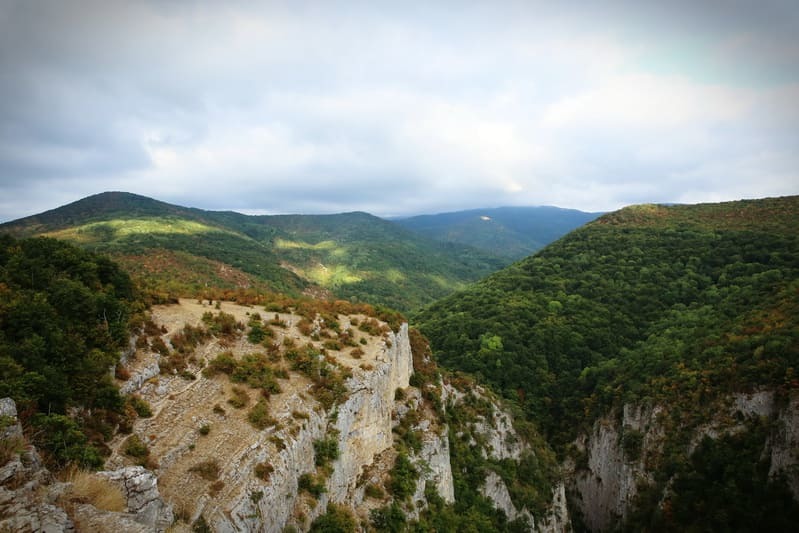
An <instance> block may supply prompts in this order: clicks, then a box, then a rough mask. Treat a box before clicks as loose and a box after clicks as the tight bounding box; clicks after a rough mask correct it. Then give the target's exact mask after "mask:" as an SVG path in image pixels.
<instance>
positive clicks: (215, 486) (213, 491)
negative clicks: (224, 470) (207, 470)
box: [208, 479, 225, 496]
mask: <svg viewBox="0 0 799 533" xmlns="http://www.w3.org/2000/svg"><path fill="white" fill-rule="evenodd" d="M223 488H225V482H224V481H222V480H221V479H220V480H218V481H214V482H213V483H211V486H210V487H208V494H210V495H211V496H216V495H217V494H219V492H220V491H221V490H222V489H223Z"/></svg>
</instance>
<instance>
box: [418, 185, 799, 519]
mask: <svg viewBox="0 0 799 533" xmlns="http://www.w3.org/2000/svg"><path fill="white" fill-rule="evenodd" d="M797 220H799V197H785V198H774V199H765V200H754V201H739V202H728V203H722V204H702V205H695V206H654V205H644V206H633V207H629V208H626V209H622V210H620V211H618V212H615V213H611V214H607V215H604V216H602V217H600V218H599V219H597V220H596V221H594V222H592V223H590V224H588V225H586V226H584V227H582V228H580V229H578V230H576V231H574V232H572V233H570V234H569V235H567V236H566V237H564V238H563V239H561V240H559V241H557V242H555V243H553V244H551V245H550V246H548V247H547V248H545V249H543V250H541V251H540V252H539V253H537V254H536V255H534V256H532V257H529V258H527V259H525V260H523V261H520V262H518V263H516V264H514V265H512V266H511V267H508V268H506V269H504V270H502V271H500V272H498V273H496V274H494V275H492V276H490V277H489V278H487V279H485V280H483V281H481V282H479V283H477V284H475V285H473V286H471V287H469V288H468V289H466V290H465V291H462V292H459V293H456V294H454V295H451V296H449V297H447V298H445V299H443V300H441V301H439V302H436V303H435V304H433V305H431V306H430V307H428V308H426V309H425V310H424V311H423V312H421V313H419V314H418V316H417V317H416V322H417V323H418V324H419V325H420V327H421V329H422V331H423V332H424V333H425V334H426V335H427V336H428V337H429V338H430V340H431V344H432V346H433V349H434V351H435V353H436V354H437V355H438V357H439V360H440V361H441V362H442V363H443V364H444V365H446V366H448V367H450V368H455V369H460V370H465V371H468V372H473V373H476V374H477V375H479V376H482V377H483V379H484V380H485V381H486V382H488V383H490V384H491V385H493V386H495V387H496V388H497V390H501V391H503V393H504V394H505V395H506V396H507V397H510V398H514V399H515V400H516V401H518V402H519V403H520V404H521V405H522V406H523V408H524V410H525V411H526V412H527V413H528V415H529V416H530V418H531V419H533V420H535V421H536V423H538V424H539V426H540V428H541V429H542V430H543V432H544V434H545V435H546V436H547V438H548V440H549V442H550V443H551V444H552V445H553V446H554V447H555V448H556V450H558V452H559V454H560V455H561V457H562V458H564V459H569V458H570V460H572V461H573V463H572V464H573V466H574V468H576V473H575V479H577V480H580V479H594V478H600V477H601V476H600V475H599V474H598V472H600V470H597V468H598V466H597V464H599V463H601V462H602V461H599V463H597V462H596V461H594V459H595V458H594V455H592V453H593V452H591V450H595V451H596V449H598V448H594V447H593V446H598V445H597V444H596V442H595V439H598V438H600V437H601V436H602V435H605V434H607V428H617V429H616V430H614V431H618V432H619V433H615V434H616V435H617V437H618V439H622V436H621V432H622V427H620V426H618V425H617V424H618V422H617V421H622V420H624V424H628V423H629V424H631V425H630V426H629V427H630V428H631V427H636V428H638V429H636V430H635V431H634V432H632V433H631V436H630V438H629V440H628V441H625V444H626V445H629V449H625V450H626V452H627V454H628V455H627V456H626V457H627V458H626V459H624V461H628V462H629V461H631V460H632V459H633V458H635V459H637V458H638V457H641V458H642V460H643V458H644V457H646V464H647V465H649V466H648V468H644V469H643V474H642V475H644V474H645V475H644V477H643V478H641V477H640V476H639V478H640V479H638V481H630V482H629V485H630V487H632V488H630V487H628V488H627V489H624V490H622V489H621V488H618V487H619V486H621V485H619V483H621V482H620V481H619V480H618V479H616V481H615V482H616V485H613V486H616V487H617V489H618V490H619V491H621V492H620V493H619V494H621V495H620V496H618V497H619V501H627V500H628V499H629V500H633V499H634V497H635V496H636V494H640V498H639V499H638V500H636V504H635V506H629V505H628V504H627V503H624V504H621V503H620V504H618V505H619V506H618V507H616V508H612V507H611V508H607V507H606V508H603V509H598V508H593V507H591V505H592V504H591V503H590V501H591V500H594V501H596V500H597V499H598V498H599V494H600V493H602V491H603V490H604V491H608V490H611V489H610V488H609V487H610V486H611V485H612V484H609V483H608V482H607V480H606V482H605V484H604V488H597V487H596V486H594V485H591V484H590V483H589V482H588V481H580V482H579V483H578V482H577V481H575V485H574V486H573V488H574V489H575V490H576V491H577V492H578V493H580V494H581V495H582V500H581V501H579V502H574V501H573V505H574V506H575V507H576V508H579V509H581V511H582V512H583V513H584V514H585V515H586V523H587V524H588V525H589V526H590V527H591V528H592V529H603V528H605V527H609V526H610V525H611V524H612V522H609V520H611V519H610V518H609V517H611V516H612V515H613V513H616V514H619V515H622V516H624V515H625V514H626V513H628V512H629V513H630V516H631V517H632V518H630V521H629V525H630V527H631V528H632V529H636V527H637V528H641V527H644V523H642V522H636V521H635V520H648V521H650V522H648V523H647V524H648V525H646V527H655V528H656V529H657V528H666V529H674V528H676V529H685V528H688V527H710V528H711V529H718V528H721V529H723V528H725V527H730V523H729V522H728V521H726V520H729V516H732V515H733V514H735V516H739V517H740V516H742V515H744V516H745V518H746V523H751V524H757V523H758V521H759V520H763V521H766V520H767V519H769V516H766V515H764V514H763V513H764V511H763V510H762V509H758V507H757V505H756V504H755V503H752V504H751V505H750V506H747V507H745V508H743V507H742V506H741V505H740V501H741V500H746V501H750V502H758V501H760V500H759V498H761V497H762V495H763V494H764V493H765V492H757V491H761V490H762V491H766V486H767V485H768V487H769V490H774V491H777V492H779V491H780V490H784V487H783V488H780V489H777V488H774V487H772V483H770V482H768V480H769V479H772V477H769V476H771V475H772V474H769V472H772V473H774V472H779V471H780V467H779V466H778V464H779V463H767V464H765V465H761V464H760V463H758V461H760V459H758V458H759V457H762V456H764V455H766V456H767V457H768V456H769V455H768V454H766V452H765V451H764V450H771V451H773V450H772V449H771V447H770V446H771V444H769V443H773V442H777V441H779V438H778V434H777V433H775V431H779V430H778V429H777V428H778V427H779V424H778V422H777V420H778V418H779V417H778V416H777V415H776V413H777V412H778V411H779V409H780V408H779V406H780V405H782V406H785V405H788V404H789V403H790V402H791V401H792V398H796V396H797V389H799V380H797V379H796V375H795V369H796V368H797V367H798V366H799V234H797V232H796V221H797ZM758 391H767V392H768V394H770V395H772V396H769V398H772V399H773V400H774V401H776V402H777V403H776V404H774V405H775V406H772V407H768V408H767V409H766V410H765V411H763V410H761V411H758V410H757V409H755V411H757V412H759V413H761V414H763V413H768V416H766V418H764V420H765V419H767V420H768V421H769V422H768V424H772V425H767V426H766V427H763V426H762V425H759V424H761V422H759V421H758V420H760V419H759V418H758V417H757V416H755V415H751V418H750V415H747V413H748V412H750V413H751V411H752V409H751V408H746V409H744V408H739V409H738V411H739V413H738V415H737V416H738V417H739V418H737V419H736V418H735V416H733V417H732V418H724V419H722V418H719V417H721V415H722V414H723V413H727V412H729V409H730V408H731V407H730V405H736V402H739V403H740V402H743V403H744V404H746V402H747V401H749V400H745V399H738V400H735V398H737V397H738V396H736V395H741V394H744V395H745V394H751V393H755V392H758ZM769 401H771V400H769ZM769 401H766V402H765V405H772V404H770V403H768V402H769ZM653 409H654V413H655V414H652V413H653ZM664 409H665V411H663V410H664ZM642 410H643V411H642ZM636 412H638V413H639V417H638V418H637V419H636V418H635V417H632V418H631V416H632V415H630V416H628V414H629V413H636ZM735 412H736V411H735V409H733V411H732V414H733V415H734V414H735ZM613 413H615V415H614V414H613ZM622 413H624V415H623V416H622ZM640 413H650V415H651V417H652V418H651V419H648V418H647V416H650V415H646V416H645V415H643V414H640ZM657 413H662V414H660V415H657V416H655V415H656V414H657ZM663 413H667V414H663ZM741 413H743V414H741ZM780 416H788V415H780ZM605 417H608V418H607V420H606V419H605ZM643 419H648V420H650V422H651V424H649V425H647V426H643V425H640V424H641V420H643ZM789 419H790V418H789ZM601 420H605V422H602V424H603V425H601V426H596V425H595V424H598V423H600V421H601ZM628 420H630V421H631V422H628ZM635 420H637V422H635V423H633V422H634V421H635ZM736 420H737V422H735V421H736ZM736 423H738V424H743V426H742V427H741V428H738V429H735V430H734V431H736V432H738V434H740V435H745V436H746V437H743V436H742V437H740V438H741V439H744V440H746V439H748V440H746V442H747V444H746V445H744V444H741V443H740V442H739V443H738V444H734V443H733V440H734V439H732V437H730V440H724V439H727V437H724V435H727V433H726V431H727V430H725V429H723V428H725V427H732V426H735V424H736ZM774 424H776V425H774ZM708 425H709V426H710V427H714V426H716V427H717V429H716V430H714V431H715V432H714V433H710V435H711V436H713V435H715V438H718V440H717V441H713V440H711V441H709V442H708V444H707V449H706V450H705V452H706V454H707V455H706V457H705V460H714V461H727V460H730V457H727V458H726V459H722V455H723V454H725V453H728V451H729V446H735V445H740V446H749V448H747V449H748V450H750V451H749V452H747V453H751V455H750V456H749V457H750V458H754V459H751V461H753V462H752V463H747V464H744V465H743V466H741V465H736V468H739V467H740V468H742V469H743V470H740V472H739V471H734V470H730V469H728V471H727V472H726V473H724V472H718V471H717V472H715V473H710V472H707V473H702V474H701V475H703V476H720V478H719V479H720V480H721V481H717V482H722V483H723V482H726V483H728V488H727V489H726V490H725V491H721V492H718V493H717V495H716V497H715V498H716V499H715V500H712V501H711V500H707V498H710V497H711V496H710V494H709V493H707V492H704V491H706V490H709V485H707V484H706V483H709V481H708V480H709V478H707V479H705V480H704V481H702V483H700V484H699V485H697V484H696V483H698V482H697V479H698V478H697V476H699V475H700V474H699V472H698V471H696V470H692V467H691V460H694V461H697V460H699V459H698V458H697V457H696V456H694V455H693V452H694V451H695V448H694V446H695V445H696V442H699V441H702V438H703V435H704V436H707V429H706V428H707V426H708ZM731 425H732V426H731ZM601 427H604V428H605V430H601V431H600V429H601ZM655 428H659V429H658V430H657V431H659V432H660V433H657V432H655V433H653V434H650V433H648V431H655ZM702 428H705V429H702ZM628 429H629V428H628ZM603 431H604V433H603ZM729 431H733V429H730V430H729ZM791 431H795V430H794V429H791V430H789V433H788V434H789V435H790V434H792V433H790V432H791ZM742 432H743V433H742ZM733 434H735V433H733ZM780 435H783V436H784V434H782V433H781V434H780ZM736 438H737V437H736ZM592 439H594V440H592ZM642 439H643V440H642ZM647 439H649V440H647ZM697 439H698V440H697ZM691 442H694V444H693V445H691ZM702 442H704V441H702ZM613 446H615V444H613ZM771 451H769V453H771ZM606 452H607V448H606V449H605V452H604V453H605V454H606ZM597 453H599V452H597ZM646 453H649V454H650V455H641V454H646ZM633 456H635V457H633ZM692 457H693V459H692ZM710 457H712V458H713V459H710ZM741 457H743V455H742V456H741ZM605 459H607V457H605ZM741 460H742V461H743V460H744V459H741ZM622 464H623V461H622ZM733 464H735V460H733ZM693 468H696V466H694V467H693ZM763 468H765V471H764V470H762V469H763ZM611 470H612V469H611ZM617 470H618V469H617ZM743 471H749V472H752V473H750V474H743V473H741V472H743ZM755 471H756V472H757V474H755V473H754V472H755ZM581 472H583V473H586V472H587V473H588V474H591V475H589V476H587V477H581ZM733 472H736V473H733ZM763 472H766V474H763ZM639 474H641V472H639ZM614 475H615V474H614ZM738 475H741V476H743V477H742V478H737V477H732V476H738ZM591 476H593V477H591ZM690 476H693V477H690ZM747 476H749V477H750V481H749V485H748V486H744V485H742V483H743V481H741V480H742V479H743V478H746V477H747ZM691 479H693V481H690V480H691ZM703 479H704V478H703ZM752 479H756V480H757V481H755V482H754V485H752V481H751V480H752ZM642 480H643V481H642ZM638 482H641V483H643V485H641V486H640V487H638V488H636V486H637V483H638ZM767 482H768V483H767ZM581 483H582V484H581ZM670 483H672V484H674V483H676V486H685V487H686V488H685V493H683V494H679V493H677V494H673V495H672V496H671V499H669V498H668V497H667V496H668V492H665V493H664V492H663V491H664V490H667V489H666V487H668V486H669V484H670ZM690 483H694V485H690ZM792 483H794V484H795V485H793V486H794V487H795V489H794V494H795V495H796V496H799V483H797V480H796V479H793V481H792ZM622 485H623V483H622ZM644 485H646V487H644ZM689 485H690V489H689V488H687V487H688V486H689ZM778 485H779V483H777V484H776V485H775V486H778ZM779 486H782V485H779ZM590 487H593V488H590ZM645 488H646V490H644V489H645ZM589 489H590V490H589ZM639 489H640V490H639ZM625 490H626V492H625ZM591 491H594V492H591ZM597 491H598V492H597ZM636 491H638V492H636ZM689 491H690V492H691V494H693V496H692V497H688V496H687V494H688V492H689ZM753 491H754V492H753ZM774 494H776V492H775V493H774ZM590 495H592V496H590ZM664 497H666V500H667V501H668V503H669V505H671V506H672V507H671V508H670V509H671V510H670V513H672V514H669V515H663V514H658V513H660V512H661V511H662V507H658V506H659V505H662V501H663V498H664ZM691 498H693V499H694V500H699V501H705V502H706V505H708V506H712V508H713V509H714V512H716V510H717V512H718V513H728V514H727V515H726V516H727V518H724V516H721V515H718V516H716V515H712V516H711V515H702V513H699V515H701V516H699V517H697V516H693V517H692V515H691V513H692V512H694V511H695V509H694V508H693V507H691V506H692V505H693V504H691V503H689V502H690V500H691ZM736 501H738V502H739V503H734V502H736ZM789 501H790V498H789ZM586 502H589V503H586ZM659 502H660V503H659ZM608 505H609V504H608ZM735 505H738V506H739V507H738V508H737V509H736V513H731V510H732V508H733V506H735ZM785 505H786V507H783V508H781V512H783V514H782V515H780V516H788V515H789V514H790V513H795V512H796V508H795V503H794V504H787V503H785ZM792 505H793V507H792ZM634 509H638V511H637V512H633V510H634ZM658 509H659V510H658ZM691 509H694V511H691ZM789 509H792V510H791V511H790V512H789ZM770 518H771V519H773V518H774V515H770ZM741 523H743V522H741ZM741 523H738V526H739V527H740V524H741ZM763 523H766V522H763ZM775 527H776V526H775ZM777 529H779V527H777Z"/></svg>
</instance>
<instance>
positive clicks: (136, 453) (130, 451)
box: [122, 434, 150, 464]
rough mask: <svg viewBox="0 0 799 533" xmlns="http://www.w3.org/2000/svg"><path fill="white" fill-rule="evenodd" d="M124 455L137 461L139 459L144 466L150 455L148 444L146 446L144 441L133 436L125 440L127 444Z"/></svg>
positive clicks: (124, 447) (123, 450) (123, 448)
mask: <svg viewBox="0 0 799 533" xmlns="http://www.w3.org/2000/svg"><path fill="white" fill-rule="evenodd" d="M122 453H124V454H125V455H128V456H130V457H133V458H135V459H139V461H140V462H141V463H142V464H143V461H145V460H146V459H147V457H148V456H149V455H150V449H149V448H148V447H147V444H145V443H144V441H142V440H141V439H140V438H139V436H138V435H136V434H133V435H131V436H130V437H128V438H127V439H126V440H125V444H124V445H123V447H122Z"/></svg>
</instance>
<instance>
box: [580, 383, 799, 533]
mask: <svg viewBox="0 0 799 533" xmlns="http://www.w3.org/2000/svg"><path fill="white" fill-rule="evenodd" d="M727 404H728V406H729V408H728V409H727V410H726V411H725V410H720V411H719V412H717V413H716V415H715V416H714V417H713V419H711V420H708V421H707V422H706V423H705V424H702V425H700V426H699V427H697V428H696V430H695V431H694V433H693V437H692V438H691V439H690V443H689V444H688V446H687V449H686V452H687V453H688V454H689V455H690V453H692V452H693V449H694V448H695V447H696V445H697V444H698V443H699V442H701V440H702V439H703V438H704V437H710V438H713V439H715V438H718V437H720V436H722V435H725V434H733V433H737V432H739V431H743V430H745V425H744V423H743V422H742V420H745V419H746V418H748V417H765V418H770V419H772V420H775V421H776V430H774V431H773V432H772V434H771V435H770V437H769V439H768V441H767V442H766V444H765V448H764V450H763V454H764V456H769V457H770V459H771V467H770V471H769V473H770V475H772V476H773V475H777V474H783V475H785V477H786V479H787V481H788V484H789V486H790V487H791V490H792V491H793V493H794V497H795V498H797V500H799V472H798V470H799V469H797V468H796V465H797V464H799V454H798V453H797V452H796V450H797V449H799V397H794V398H793V399H792V400H790V401H789V402H788V403H787V405H779V404H778V403H777V401H776V400H775V395H774V393H773V392H772V391H759V392H755V393H752V394H735V395H732V396H731V397H729V398H728V401H727ZM664 413H665V408H664V407H663V406H657V407H654V408H644V407H640V406H633V405H625V406H624V409H623V412H622V416H621V420H619V419H618V417H606V418H603V419H600V420H598V421H597V422H596V423H595V424H594V426H593V429H592V431H591V433H590V434H587V435H583V436H582V437H580V438H579V439H578V440H577V441H576V442H575V444H576V446H577V448H578V449H580V450H582V451H583V452H584V453H585V457H586V464H585V465H583V468H575V467H576V465H574V464H567V465H566V467H565V469H566V470H567V471H569V470H570V471H572V474H571V476H570V480H569V483H570V485H571V488H572V489H573V492H574V493H576V495H577V497H576V498H575V499H574V501H573V502H572V503H573V504H574V505H575V507H576V508H577V509H578V510H579V511H580V513H581V514H582V517H583V520H584V522H585V525H586V526H587V527H588V528H589V529H590V530H592V531H606V530H609V529H612V528H613V526H614V525H616V524H617V523H618V522H619V520H623V519H624V517H626V516H627V513H628V511H629V510H630V505H631V504H632V503H633V500H634V499H635V497H636V495H637V494H638V490H639V487H640V486H641V484H642V483H647V482H651V481H652V473H651V472H650V471H648V470H647V468H646V461H645V459H646V458H647V457H657V456H658V455H659V454H660V453H661V451H662V446H663V442H664V429H663V424H662V422H661V420H660V416H661V415H662V414H664ZM631 433H632V434H634V435H635V436H636V439H640V449H639V450H637V451H636V452H635V453H634V454H633V456H632V457H631V456H630V454H628V453H627V452H625V449H624V446H623V444H622V443H623V440H624V438H625V434H631Z"/></svg>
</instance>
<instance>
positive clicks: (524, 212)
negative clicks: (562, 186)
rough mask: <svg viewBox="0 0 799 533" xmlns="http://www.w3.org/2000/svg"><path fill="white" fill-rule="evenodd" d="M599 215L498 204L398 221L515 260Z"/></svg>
mask: <svg viewBox="0 0 799 533" xmlns="http://www.w3.org/2000/svg"><path fill="white" fill-rule="evenodd" d="M599 215H600V213H585V212H583V211H577V210H575V209H561V208H558V207H550V206H540V207H498V208H488V209H471V210H468V211H455V212H452V213H439V214H436V215H420V216H415V217H410V218H402V219H397V220H396V222H397V224H400V225H401V226H403V227H406V228H408V229H409V230H411V231H414V232H416V233H418V234H420V235H423V236H425V237H429V238H431V239H435V240H437V241H442V242H454V243H461V244H466V245H469V246H473V247H475V248H478V249H480V250H485V251H487V252H491V253H493V254H497V255H499V256H502V257H507V258H508V259H510V260H514V261H515V260H517V259H522V258H523V257H527V256H528V255H530V254H532V253H533V252H535V251H537V250H539V249H541V248H543V247H544V246H546V245H547V244H549V243H551V242H553V241H555V240H557V239H559V238H560V237H562V236H563V235H565V234H567V233H568V232H570V231H572V230H573V229H576V228H578V227H580V226H582V225H583V224H586V223H588V222H590V221H592V220H594V219H595V218H597V217H598V216H599Z"/></svg>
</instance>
